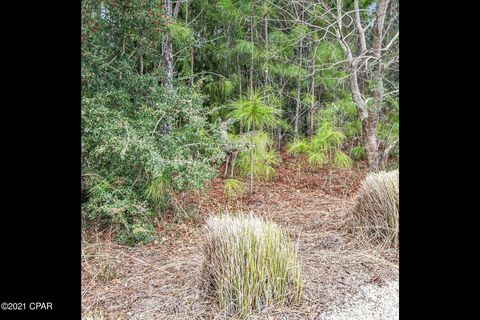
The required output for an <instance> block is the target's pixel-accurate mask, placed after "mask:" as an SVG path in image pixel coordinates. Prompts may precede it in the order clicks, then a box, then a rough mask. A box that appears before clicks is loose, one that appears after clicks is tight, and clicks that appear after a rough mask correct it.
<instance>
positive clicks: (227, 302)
mask: <svg viewBox="0 0 480 320" xmlns="http://www.w3.org/2000/svg"><path fill="white" fill-rule="evenodd" d="M202 279H203V283H202V284H203V287H204V288H205V290H206V291H207V293H208V294H209V295H211V296H212V297H214V298H215V300H216V301H217V302H218V304H219V306H220V308H222V309H225V311H226V312H227V313H229V314H238V315H240V317H245V316H247V315H248V314H249V313H251V312H253V311H260V310H262V309H265V308H267V307H271V306H274V305H276V306H288V305H292V304H295V303H298V302H299V301H300V299H301V296H302V291H303V278H302V270H301V267H300V264H299V258H298V254H297V250H296V248H295V246H294V245H293V243H292V242H291V240H290V239H289V237H288V235H287V233H286V232H285V231H283V230H282V229H281V228H280V227H279V226H278V225H276V224H275V223H273V222H270V221H266V220H263V219H260V218H256V217H253V216H252V215H250V216H239V217H232V216H229V215H226V216H221V217H213V216H212V217H210V218H209V219H208V221H207V224H206V233H205V261H204V265H203V277H202Z"/></svg>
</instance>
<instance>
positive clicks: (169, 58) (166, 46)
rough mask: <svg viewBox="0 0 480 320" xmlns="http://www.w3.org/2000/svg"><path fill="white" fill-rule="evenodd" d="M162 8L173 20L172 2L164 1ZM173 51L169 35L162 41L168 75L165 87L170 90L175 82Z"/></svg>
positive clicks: (164, 65)
mask: <svg viewBox="0 0 480 320" xmlns="http://www.w3.org/2000/svg"><path fill="white" fill-rule="evenodd" d="M162 7H163V8H165V9H166V11H167V16H168V18H169V19H172V0H162ZM172 51H173V49H172V38H171V36H170V35H169V34H167V35H165V36H164V37H163V39H162V65H163V68H164V70H165V74H166V79H165V86H166V87H168V88H171V87H172V81H173V52H172Z"/></svg>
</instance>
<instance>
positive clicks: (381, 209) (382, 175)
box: [352, 169, 399, 248]
mask: <svg viewBox="0 0 480 320" xmlns="http://www.w3.org/2000/svg"><path fill="white" fill-rule="evenodd" d="M398 175H399V171H398V169H397V170H394V171H389V172H385V171H381V172H378V173H370V174H368V175H367V176H366V178H365V180H364V181H363V182H362V184H361V185H360V188H359V190H358V196H357V202H356V204H355V206H354V208H353V210H352V227H353V228H354V229H355V231H356V232H358V234H359V235H360V236H361V237H362V238H364V239H365V240H367V241H368V242H369V243H372V244H375V245H377V246H380V247H393V248H395V247H398V237H399V176H398Z"/></svg>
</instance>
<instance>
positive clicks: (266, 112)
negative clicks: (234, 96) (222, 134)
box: [230, 90, 280, 130]
mask: <svg viewBox="0 0 480 320" xmlns="http://www.w3.org/2000/svg"><path fill="white" fill-rule="evenodd" d="M230 105H231V112H230V116H231V117H232V119H234V120H235V121H237V122H239V123H240V124H241V125H242V126H244V127H245V128H246V129H247V130H256V129H260V130H261V129H264V128H272V127H274V126H275V125H276V124H277V122H278V115H279V114H280V110H278V109H277V108H275V107H272V106H269V105H267V104H265V103H264V101H263V99H262V96H261V95H260V92H259V91H256V90H255V91H253V92H251V93H250V95H249V96H248V98H240V99H239V100H235V101H233V102H232V103H231V104H230Z"/></svg>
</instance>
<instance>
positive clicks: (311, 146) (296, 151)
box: [287, 121, 352, 169]
mask: <svg viewBox="0 0 480 320" xmlns="http://www.w3.org/2000/svg"><path fill="white" fill-rule="evenodd" d="M345 138H346V137H345V135H344V134H343V133H342V132H341V131H338V130H335V129H334V128H333V127H332V125H331V123H329V122H326V121H323V122H321V123H320V126H319V128H318V129H317V132H316V133H315V135H314V136H313V137H312V138H310V139H308V140H307V139H298V140H297V141H294V142H293V143H290V144H289V145H288V148H287V152H289V153H290V154H293V155H300V154H305V155H306V157H307V161H308V164H309V165H310V167H312V168H320V167H323V166H326V165H330V166H333V167H335V168H339V169H346V168H349V167H350V166H351V165H352V160H351V159H350V157H349V156H348V155H346V154H345V153H343V152H342V151H341V150H340V148H341V146H342V143H343V141H344V140H345Z"/></svg>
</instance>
